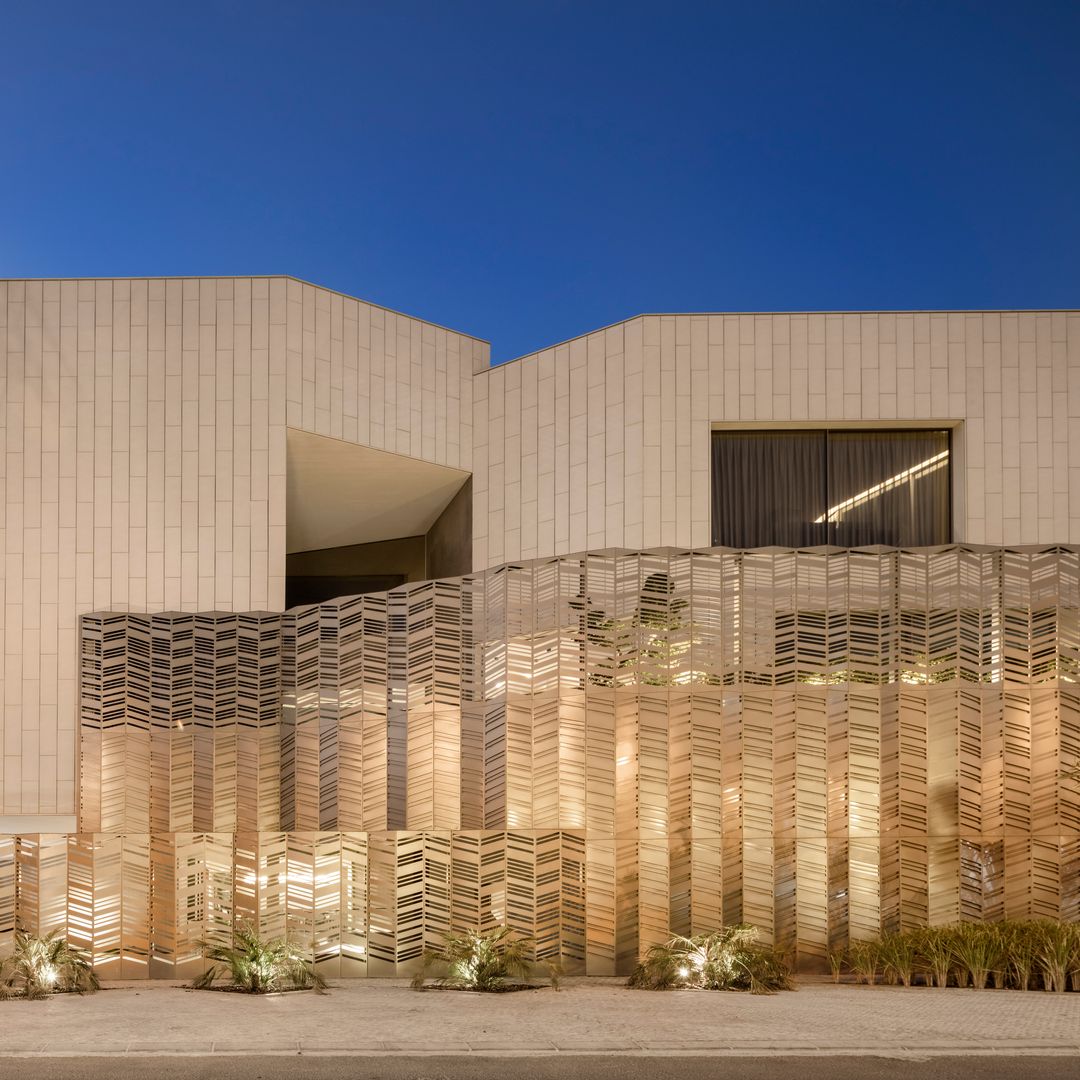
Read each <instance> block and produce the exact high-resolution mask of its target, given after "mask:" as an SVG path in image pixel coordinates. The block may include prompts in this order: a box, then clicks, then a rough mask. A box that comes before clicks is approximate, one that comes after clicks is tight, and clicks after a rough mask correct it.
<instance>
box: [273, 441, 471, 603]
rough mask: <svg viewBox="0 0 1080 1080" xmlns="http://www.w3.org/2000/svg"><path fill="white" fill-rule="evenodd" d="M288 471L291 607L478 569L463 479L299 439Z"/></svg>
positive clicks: (467, 480)
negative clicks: (473, 560)
mask: <svg viewBox="0 0 1080 1080" xmlns="http://www.w3.org/2000/svg"><path fill="white" fill-rule="evenodd" d="M286 464H287V478H286V519H285V520H286V539H285V546H286V559H285V574H286V579H285V603H286V606H287V607H295V606H296V605H298V604H314V603H319V602H322V601H325V600H332V599H333V598H334V597H337V596H352V595H356V594H357V593H363V592H375V591H381V590H384V589H389V588H393V587H394V586H395V585H401V584H404V583H405V582H409V581H424V580H426V579H430V578H436V577H456V576H457V575H459V574H465V573H468V572H469V571H470V570H471V569H472V479H471V476H470V474H469V473H467V472H465V471H464V470H462V469H451V468H448V467H447V466H444V465H433V464H432V463H431V462H427V461H417V460H416V459H414V458H409V457H405V456H404V455H402V454H391V453H388V452H386V451H384V450H373V449H371V448H370V447H365V446H355V445H353V444H352V443H347V442H344V441H342V440H341V439H333V438H328V437H326V436H323V435H311V434H309V433H308V432H303V431H295V430H290V431H289V432H288V442H287V459H286Z"/></svg>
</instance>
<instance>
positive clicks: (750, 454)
mask: <svg viewBox="0 0 1080 1080" xmlns="http://www.w3.org/2000/svg"><path fill="white" fill-rule="evenodd" d="M712 451H713V485H712V497H713V514H712V520H713V543H714V544H716V545H720V546H724V547H769V546H770V545H774V544H775V545H779V546H782V547H808V546H811V545H813V544H825V543H828V540H827V538H826V526H825V524H824V521H822V522H820V523H816V522H815V519H817V518H819V517H821V516H822V515H823V514H824V513H825V511H826V509H827V508H828V502H827V493H826V468H825V433H824V432H823V431H723V432H720V431H717V432H713V444H712Z"/></svg>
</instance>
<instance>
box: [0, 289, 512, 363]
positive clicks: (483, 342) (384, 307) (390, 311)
mask: <svg viewBox="0 0 1080 1080" xmlns="http://www.w3.org/2000/svg"><path fill="white" fill-rule="evenodd" d="M255 278H265V279H266V280H267V281H272V280H280V281H296V282H299V283H300V284H301V285H310V286H311V287H312V288H313V289H325V290H326V291H327V292H332V293H337V295H338V296H343V297H345V299H347V300H355V301H356V302H357V303H358V304H367V306H368V307H373V308H378V309H379V310H380V311H385V312H387V313H388V314H390V315H400V316H401V318H403V319H415V320H416V322H422V323H424V324H426V325H427V326H434V327H435V328H436V329H437V330H445V331H447V333H450V334H458V335H459V336H461V337H467V338H469V340H470V341H478V342H479V343H480V344H481V345H487V346H490V345H491V342H490V341H489V340H488V339H487V338H482V337H477V336H476V334H470V333H468V331H465V330H458V329H457V328H456V327H453V326H444V325H443V324H442V323H437V322H432V320H431V319H425V318H424V317H423V316H422V315H412V314H410V313H409V312H407V311H399V310H398V309H397V308H392V307H388V306H387V305H386V304H380V303H378V302H377V301H375V300H365V299H364V298H363V297H362V296H353V295H352V293H347V292H342V291H341V289H335V288H333V286H331V285H321V284H320V283H319V282H317V281H308V280H307V278H302V277H297V276H296V275H295V274H113V275H111V276H109V275H101V276H97V277H78V276H76V277H64V276H63V275H59V276H53V277H0V281H3V282H11V281H24V282H29V281H251V280H254V279H255ZM474 374H475V372H474Z"/></svg>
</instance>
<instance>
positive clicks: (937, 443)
mask: <svg viewBox="0 0 1080 1080" xmlns="http://www.w3.org/2000/svg"><path fill="white" fill-rule="evenodd" d="M828 472H829V522H830V527H831V532H832V537H831V540H830V542H831V543H833V544H839V545H840V546H841V547H859V546H861V545H863V544H888V545H889V546H890V547H918V546H923V545H928V544H947V543H948V542H949V540H950V539H951V537H950V531H951V530H950V528H949V517H950V515H949V494H950V493H949V433H948V432H947V431H833V432H830V433H829V442H828Z"/></svg>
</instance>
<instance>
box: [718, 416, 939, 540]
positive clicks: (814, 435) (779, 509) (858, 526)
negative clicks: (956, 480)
mask: <svg viewBox="0 0 1080 1080" xmlns="http://www.w3.org/2000/svg"><path fill="white" fill-rule="evenodd" d="M949 448H950V447H949V432H948V431H908V430H894V431H889V430H881V429H878V430H876V431H802V430H794V429H792V430H786V431H714V432H713V441H712V531H713V544H715V545H721V546H724V547H739V548H749V547H768V546H770V545H778V546H782V547H807V546H810V545H814V544H837V545H839V546H841V547H860V546H862V545H865V544H887V545H889V546H892V547H916V546H920V545H928V544H947V543H949V541H950V540H951V539H952V521H951V514H950V509H949V508H950V501H951V490H950V471H949Z"/></svg>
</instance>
